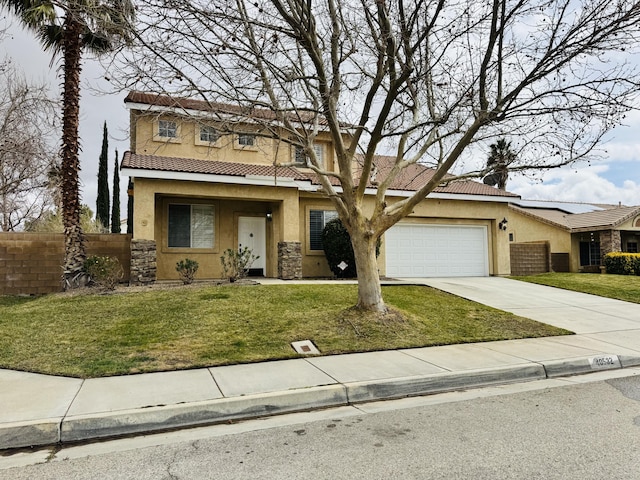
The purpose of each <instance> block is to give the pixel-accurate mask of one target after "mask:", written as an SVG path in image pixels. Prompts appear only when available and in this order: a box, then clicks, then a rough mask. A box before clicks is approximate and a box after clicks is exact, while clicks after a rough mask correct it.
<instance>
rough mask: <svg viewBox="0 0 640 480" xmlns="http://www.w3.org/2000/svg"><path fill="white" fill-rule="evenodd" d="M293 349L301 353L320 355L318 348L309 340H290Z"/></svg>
mask: <svg viewBox="0 0 640 480" xmlns="http://www.w3.org/2000/svg"><path fill="white" fill-rule="evenodd" d="M291 346H292V347H293V349H294V350H295V351H296V352H298V353H300V354H302V355H320V350H318V349H317V348H316V346H315V345H314V344H313V342H312V341H311V340H300V341H299V342H291Z"/></svg>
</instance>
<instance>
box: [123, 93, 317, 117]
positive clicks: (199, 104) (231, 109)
mask: <svg viewBox="0 0 640 480" xmlns="http://www.w3.org/2000/svg"><path fill="white" fill-rule="evenodd" d="M124 103H140V104H143V105H149V106H156V107H167V108H177V109H183V110H196V111H200V112H209V113H212V114H222V115H237V116H241V117H245V118H251V119H255V120H267V121H277V116H276V112H274V111H273V110H270V109H267V108H257V107H254V106H242V105H232V104H229V103H219V102H209V101H206V100H195V99H192V98H182V97H173V96H170V95H161V94H159V93H149V92H138V91H135V90H134V91H131V92H129V93H128V94H127V96H126V98H125V99H124ZM288 115H289V117H288V118H289V120H290V121H292V122H312V121H313V120H314V118H315V114H314V112H311V111H309V112H305V111H304V110H298V111H296V113H289V114H288ZM320 124H321V125H326V121H324V119H322V118H320Z"/></svg>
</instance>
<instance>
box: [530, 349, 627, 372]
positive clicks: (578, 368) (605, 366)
mask: <svg viewBox="0 0 640 480" xmlns="http://www.w3.org/2000/svg"><path fill="white" fill-rule="evenodd" d="M541 363H542V365H543V366H544V369H545V371H546V373H547V378H557V377H567V376H570V375H581V374H585V373H593V372H599V371H602V370H615V369H620V368H622V364H621V362H620V359H619V357H618V356H617V355H606V354H602V355H595V356H592V357H580V358H570V359H564V360H553V361H547V362H541Z"/></svg>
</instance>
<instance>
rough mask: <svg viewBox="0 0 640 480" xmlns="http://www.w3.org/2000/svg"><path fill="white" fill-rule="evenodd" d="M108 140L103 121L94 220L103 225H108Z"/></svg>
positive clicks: (106, 226)
mask: <svg viewBox="0 0 640 480" xmlns="http://www.w3.org/2000/svg"><path fill="white" fill-rule="evenodd" d="M108 161H109V140H108V139H107V122H106V121H105V122H104V133H103V135H102V152H101V153H100V162H99V164H98V197H97V199H96V220H99V221H100V223H101V224H102V226H103V227H105V228H108V227H109V165H108Z"/></svg>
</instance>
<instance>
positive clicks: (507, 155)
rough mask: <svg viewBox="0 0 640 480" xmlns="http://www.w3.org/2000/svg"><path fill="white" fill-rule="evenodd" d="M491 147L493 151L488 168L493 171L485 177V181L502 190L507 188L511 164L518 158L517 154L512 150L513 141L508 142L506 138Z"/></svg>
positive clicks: (488, 161) (488, 159) (488, 160)
mask: <svg viewBox="0 0 640 480" xmlns="http://www.w3.org/2000/svg"><path fill="white" fill-rule="evenodd" d="M489 147H490V148H491V152H490V153H489V157H488V158H487V168H488V169H490V172H491V173H490V174H489V175H487V176H486V177H485V178H484V183H487V184H490V185H496V186H497V187H498V188H499V189H500V190H506V188H507V180H508V179H509V165H511V164H512V163H513V162H514V161H515V160H516V154H515V152H513V151H512V150H511V142H507V141H506V140H505V139H504V138H501V139H499V140H498V141H496V143H493V144H491V145H490V146H489Z"/></svg>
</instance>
